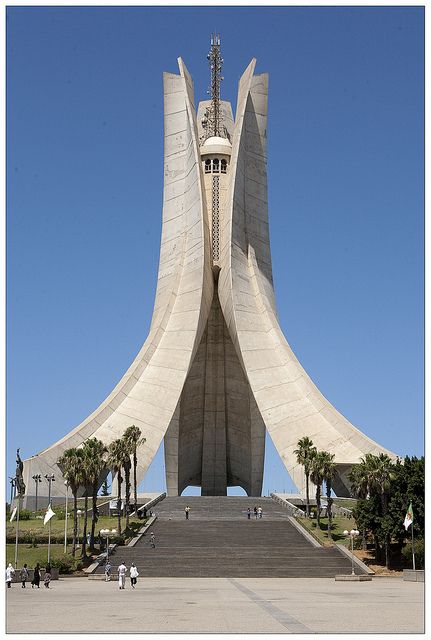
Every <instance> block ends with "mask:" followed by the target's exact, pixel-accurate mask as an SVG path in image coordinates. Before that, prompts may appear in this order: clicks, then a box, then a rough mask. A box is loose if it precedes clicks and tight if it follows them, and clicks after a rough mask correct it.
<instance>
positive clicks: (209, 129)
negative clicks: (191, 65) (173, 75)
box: [202, 35, 226, 140]
mask: <svg viewBox="0 0 431 640" xmlns="http://www.w3.org/2000/svg"><path fill="white" fill-rule="evenodd" d="M207 58H208V60H209V64H210V72H211V87H210V88H209V89H208V93H209V94H210V95H211V105H210V106H209V107H208V109H207V110H206V113H205V118H204V119H203V121H202V126H203V127H204V129H205V136H204V140H206V139H207V138H211V137H213V136H217V137H226V135H225V128H224V127H223V124H222V115H221V110H220V86H221V81H222V80H223V76H222V74H221V71H222V65H223V58H222V57H221V51H220V36H218V35H213V36H211V49H210V51H209V53H208V55H207Z"/></svg>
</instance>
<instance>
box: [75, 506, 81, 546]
mask: <svg viewBox="0 0 431 640" xmlns="http://www.w3.org/2000/svg"><path fill="white" fill-rule="evenodd" d="M81 513H82V511H81V509H77V511H76V515H77V517H78V547H79V529H80V523H79V521H80V518H81Z"/></svg>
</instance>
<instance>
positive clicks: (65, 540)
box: [64, 480, 69, 553]
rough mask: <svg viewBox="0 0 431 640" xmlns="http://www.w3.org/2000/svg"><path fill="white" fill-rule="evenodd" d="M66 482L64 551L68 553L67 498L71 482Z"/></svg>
mask: <svg viewBox="0 0 431 640" xmlns="http://www.w3.org/2000/svg"><path fill="white" fill-rule="evenodd" d="M64 484H65V486H66V514H65V518H64V553H67V516H68V513H67V500H68V497H69V482H68V481H67V480H65V481H64Z"/></svg>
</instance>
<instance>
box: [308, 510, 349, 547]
mask: <svg viewBox="0 0 431 640" xmlns="http://www.w3.org/2000/svg"><path fill="white" fill-rule="evenodd" d="M297 522H299V524H301V525H302V526H303V527H304V529H306V530H307V531H310V533H312V534H313V535H314V536H315V537H316V538H317V539H318V540H319V542H321V543H322V544H328V542H330V540H329V538H328V518H321V519H320V529H319V528H318V526H317V520H315V519H310V518H298V519H297ZM354 528H356V522H355V521H354V519H353V518H346V517H345V516H334V517H333V518H332V530H331V531H332V541H333V542H334V543H335V542H337V543H341V544H345V545H346V546H348V545H349V543H350V539H349V538H346V536H345V535H344V534H343V531H344V530H345V529H347V530H348V531H350V530H351V529H354Z"/></svg>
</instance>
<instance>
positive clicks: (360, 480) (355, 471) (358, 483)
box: [348, 453, 371, 550]
mask: <svg viewBox="0 0 431 640" xmlns="http://www.w3.org/2000/svg"><path fill="white" fill-rule="evenodd" d="M370 455H371V454H370V453H366V454H365V456H364V457H363V458H361V462H360V464H354V465H353V467H352V468H351V470H350V473H349V475H348V479H349V481H350V487H351V491H352V494H353V495H354V496H355V497H356V498H359V499H360V500H367V499H368V498H369V495H370V476H369V473H368V465H369V456H370ZM366 548H367V530H366V528H365V526H364V528H363V530H362V549H363V550H365V549H366Z"/></svg>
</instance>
